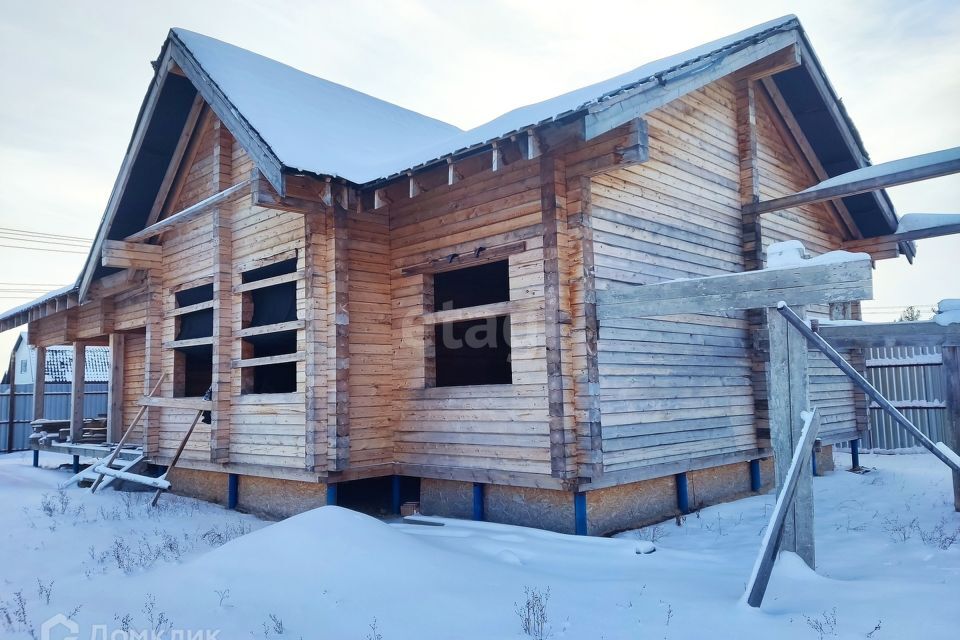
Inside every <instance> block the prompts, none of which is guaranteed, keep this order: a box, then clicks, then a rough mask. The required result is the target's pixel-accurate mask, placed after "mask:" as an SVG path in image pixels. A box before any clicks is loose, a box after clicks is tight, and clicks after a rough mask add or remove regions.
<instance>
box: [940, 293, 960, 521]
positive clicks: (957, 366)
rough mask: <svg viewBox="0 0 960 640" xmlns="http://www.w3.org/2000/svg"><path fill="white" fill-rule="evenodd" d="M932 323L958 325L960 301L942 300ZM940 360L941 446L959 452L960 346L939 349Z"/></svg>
mask: <svg viewBox="0 0 960 640" xmlns="http://www.w3.org/2000/svg"><path fill="white" fill-rule="evenodd" d="M934 322H936V323H937V324H938V325H942V326H946V325H948V324H960V300H941V301H940V304H939V306H938V307H937V315H936V316H934ZM940 353H941V355H942V356H943V366H942V367H941V369H942V371H943V395H944V401H945V402H946V419H947V420H946V429H945V430H944V436H943V439H944V444H946V445H947V446H948V447H950V449H952V450H953V451H954V452H957V451H960V344H950V345H944V346H942V347H940ZM953 507H954V509H956V510H957V511H960V472H957V471H956V470H954V471H953Z"/></svg>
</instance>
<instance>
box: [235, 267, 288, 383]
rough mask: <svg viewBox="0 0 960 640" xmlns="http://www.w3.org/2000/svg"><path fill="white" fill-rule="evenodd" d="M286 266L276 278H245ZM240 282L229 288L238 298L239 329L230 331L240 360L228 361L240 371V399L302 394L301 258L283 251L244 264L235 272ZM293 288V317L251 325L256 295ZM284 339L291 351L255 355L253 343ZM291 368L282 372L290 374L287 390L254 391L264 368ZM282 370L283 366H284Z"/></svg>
mask: <svg viewBox="0 0 960 640" xmlns="http://www.w3.org/2000/svg"><path fill="white" fill-rule="evenodd" d="M285 262H287V263H290V269H289V270H284V271H282V272H281V273H278V274H277V275H270V276H265V277H257V278H254V279H252V280H248V279H247V276H248V274H250V273H251V272H255V271H259V270H270V269H272V268H277V267H279V266H280V265H282V264H283V263H285ZM239 273H240V283H239V284H237V285H235V286H234V287H233V293H234V294H235V295H239V296H240V329H239V330H237V331H235V332H234V337H235V338H236V339H237V340H238V341H239V346H238V349H239V353H240V358H239V359H237V360H234V361H232V363H231V367H232V368H233V369H239V370H240V396H241V397H242V398H249V397H254V398H255V397H257V396H261V395H270V396H277V395H284V394H291V393H299V392H302V391H303V376H302V371H301V369H302V367H303V365H302V364H298V363H303V362H304V361H305V352H304V351H303V350H302V349H298V346H299V345H300V344H301V343H302V336H303V330H304V327H305V322H304V320H303V318H302V317H301V315H302V308H303V304H304V300H303V295H304V293H303V292H304V268H303V255H302V252H301V251H299V250H298V251H294V252H292V254H291V253H290V252H284V253H282V254H277V255H275V256H271V257H268V258H262V259H260V260H257V261H255V262H254V263H250V264H247V265H244V266H243V268H242V269H240V270H239ZM291 284H292V285H293V289H294V291H293V305H294V316H295V318H294V319H292V320H290V319H286V320H283V321H281V322H274V323H269V324H258V325H254V324H252V322H253V318H254V313H255V307H256V304H255V301H254V297H255V295H256V293H257V292H263V291H264V290H266V289H271V288H277V287H283V286H286V285H291ZM271 336H272V337H275V338H277V339H283V340H286V339H287V336H289V339H291V340H292V350H290V351H287V350H284V351H283V352H282V353H277V354H271V355H267V356H257V355H256V349H257V345H256V344H255V343H256V342H257V341H261V340H264V339H267V338H270V337H271ZM289 364H292V365H293V371H292V372H287V371H285V373H284V375H291V374H292V379H293V385H292V387H291V388H285V389H284V390H281V391H258V390H257V389H258V387H261V385H260V383H258V381H257V376H258V374H263V373H265V371H266V369H265V368H266V367H276V366H277V365H289ZM284 369H286V367H284ZM261 388H262V387H261Z"/></svg>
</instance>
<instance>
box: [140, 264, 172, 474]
mask: <svg viewBox="0 0 960 640" xmlns="http://www.w3.org/2000/svg"><path fill="white" fill-rule="evenodd" d="M160 287H161V281H160V277H159V276H158V275H154V272H153V271H148V272H147V282H146V288H147V300H146V316H147V317H146V332H145V334H144V336H145V340H144V347H145V348H144V362H143V393H144V395H152V390H153V388H154V387H155V386H156V385H157V383H158V382H160V381H161V376H162V375H163V373H162V372H163V366H162V358H163V341H162V337H163V301H162V298H161V296H160V293H161V290H160ZM160 395H164V393H163V392H162V391H161V393H160ZM166 395H169V393H168V394H166ZM159 416H160V409H159V408H157V407H149V408H147V410H146V412H145V413H144V416H143V452H144V453H145V454H146V455H147V456H151V455H156V454H157V452H158V451H159V450H160V425H159Z"/></svg>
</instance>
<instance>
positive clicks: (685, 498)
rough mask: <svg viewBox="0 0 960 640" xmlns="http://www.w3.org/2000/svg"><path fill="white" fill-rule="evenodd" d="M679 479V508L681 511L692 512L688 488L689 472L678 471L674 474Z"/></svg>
mask: <svg viewBox="0 0 960 640" xmlns="http://www.w3.org/2000/svg"><path fill="white" fill-rule="evenodd" d="M674 478H675V479H676V481H677V509H679V510H680V513H690V493H689V491H688V490H687V474H686V473H678V474H677V475H675V476H674Z"/></svg>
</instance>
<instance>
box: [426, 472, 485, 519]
mask: <svg viewBox="0 0 960 640" xmlns="http://www.w3.org/2000/svg"><path fill="white" fill-rule="evenodd" d="M420 513H422V514H423V515H425V516H438V517H441V518H462V519H464V520H469V519H470V518H472V517H473V483H472V482H460V481H459V480H434V479H432V478H423V479H422V480H420Z"/></svg>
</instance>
